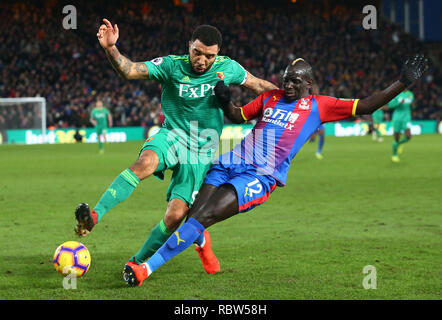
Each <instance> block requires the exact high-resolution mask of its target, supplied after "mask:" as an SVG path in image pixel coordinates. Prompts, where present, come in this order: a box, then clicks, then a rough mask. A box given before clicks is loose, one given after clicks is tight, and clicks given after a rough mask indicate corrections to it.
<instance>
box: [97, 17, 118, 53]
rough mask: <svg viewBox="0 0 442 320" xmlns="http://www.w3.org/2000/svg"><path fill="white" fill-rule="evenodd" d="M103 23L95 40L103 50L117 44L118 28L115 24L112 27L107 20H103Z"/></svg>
mask: <svg viewBox="0 0 442 320" xmlns="http://www.w3.org/2000/svg"><path fill="white" fill-rule="evenodd" d="M103 22H104V24H102V25H101V26H100V29H98V33H97V38H98V41H99V42H100V45H101V46H102V47H103V49H109V48H110V47H112V46H114V45H115V44H116V43H117V40H118V35H119V31H118V26H117V24H115V26H114V27H112V24H111V23H110V21H109V20H107V19H103Z"/></svg>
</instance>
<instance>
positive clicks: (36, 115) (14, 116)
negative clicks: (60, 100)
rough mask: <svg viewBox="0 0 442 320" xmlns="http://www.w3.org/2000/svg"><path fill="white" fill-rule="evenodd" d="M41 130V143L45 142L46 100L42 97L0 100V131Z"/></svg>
mask: <svg viewBox="0 0 442 320" xmlns="http://www.w3.org/2000/svg"><path fill="white" fill-rule="evenodd" d="M16 129H29V130H36V129H37V130H41V142H40V143H46V142H47V135H46V99H45V98H43V97H23V98H0V131H1V130H16Z"/></svg>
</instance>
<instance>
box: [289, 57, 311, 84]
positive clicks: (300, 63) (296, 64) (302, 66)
mask: <svg viewBox="0 0 442 320" xmlns="http://www.w3.org/2000/svg"><path fill="white" fill-rule="evenodd" d="M289 67H290V68H293V69H295V70H299V71H301V73H302V74H303V75H304V76H305V77H306V79H308V80H313V70H312V66H311V65H310V64H309V63H308V62H307V61H305V60H304V59H302V58H298V59H296V60H294V61H292V62H291V63H290V64H289Z"/></svg>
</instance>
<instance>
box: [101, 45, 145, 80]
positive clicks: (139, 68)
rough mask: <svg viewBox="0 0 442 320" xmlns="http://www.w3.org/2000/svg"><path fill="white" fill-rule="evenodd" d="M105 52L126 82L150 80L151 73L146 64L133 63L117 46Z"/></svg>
mask: <svg viewBox="0 0 442 320" xmlns="http://www.w3.org/2000/svg"><path fill="white" fill-rule="evenodd" d="M105 52H106V56H107V58H108V60H109V62H110V63H111V65H112V67H113V68H114V69H115V71H116V72H117V73H118V74H119V75H120V76H121V77H122V78H124V79H126V80H134V79H148V78H149V72H148V70H147V66H146V64H145V63H144V62H132V61H131V60H130V59H129V58H127V57H125V56H124V55H122V54H121V53H120V51H119V50H118V48H117V47H116V46H115V45H114V46H112V47H111V48H109V49H105Z"/></svg>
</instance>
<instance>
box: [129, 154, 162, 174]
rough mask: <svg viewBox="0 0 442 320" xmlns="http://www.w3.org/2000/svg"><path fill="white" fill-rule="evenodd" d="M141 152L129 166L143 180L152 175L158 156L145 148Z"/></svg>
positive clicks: (156, 165)
mask: <svg viewBox="0 0 442 320" xmlns="http://www.w3.org/2000/svg"><path fill="white" fill-rule="evenodd" d="M147 151H148V152H146V151H145V152H143V153H142V154H141V155H140V157H139V158H138V159H137V161H135V163H134V164H133V165H132V166H131V167H130V170H132V172H133V173H135V175H136V176H137V177H138V178H139V179H140V180H143V179H145V178H147V177H149V176H150V175H152V174H153V173H154V172H155V170H156V168H157V167H158V162H159V159H158V156H157V154H156V153H155V152H153V151H151V150H147Z"/></svg>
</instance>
